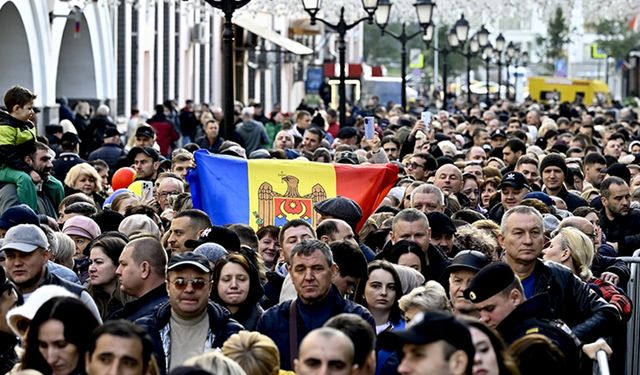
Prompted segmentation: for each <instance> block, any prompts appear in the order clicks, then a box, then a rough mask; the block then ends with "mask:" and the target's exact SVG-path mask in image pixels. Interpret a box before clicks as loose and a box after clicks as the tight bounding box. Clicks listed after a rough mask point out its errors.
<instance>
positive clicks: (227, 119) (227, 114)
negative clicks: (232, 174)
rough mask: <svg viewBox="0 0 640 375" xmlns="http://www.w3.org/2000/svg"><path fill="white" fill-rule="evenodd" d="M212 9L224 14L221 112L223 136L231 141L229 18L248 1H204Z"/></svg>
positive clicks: (231, 40) (231, 59) (230, 27)
mask: <svg viewBox="0 0 640 375" xmlns="http://www.w3.org/2000/svg"><path fill="white" fill-rule="evenodd" d="M205 1H206V2H207V3H208V4H209V5H211V6H213V7H214V8H218V9H220V10H222V13H224V29H223V31H222V60H223V63H222V67H223V69H222V87H223V92H222V96H223V107H224V108H223V111H224V130H223V132H224V136H225V137H226V138H227V139H231V136H232V135H233V132H234V130H235V124H234V121H233V120H234V118H235V114H234V108H233V104H234V100H235V95H234V90H233V83H234V79H233V39H234V33H233V23H232V22H231V18H232V17H233V13H234V12H235V11H236V9H240V8H242V7H243V6H245V5H247V3H249V1H250V0H205Z"/></svg>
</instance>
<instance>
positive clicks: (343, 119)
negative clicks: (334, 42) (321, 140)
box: [302, 0, 390, 126]
mask: <svg viewBox="0 0 640 375" xmlns="http://www.w3.org/2000/svg"><path fill="white" fill-rule="evenodd" d="M321 5H322V0H302V6H303V7H304V10H305V12H307V13H308V14H309V16H310V17H311V24H312V25H315V24H316V22H317V21H320V22H322V23H323V24H325V25H326V26H328V27H329V28H331V29H333V30H334V31H335V32H336V33H338V55H339V60H340V61H339V63H340V83H339V85H338V95H339V96H340V104H339V106H340V108H339V109H338V111H339V113H340V126H345V125H346V123H347V114H346V107H347V105H346V104H347V85H346V83H345V80H346V74H345V59H346V57H345V54H346V50H347V46H346V43H345V40H344V37H345V35H346V34H347V31H349V30H351V29H353V28H354V27H356V26H357V25H358V24H359V23H360V22H362V21H368V22H369V23H373V15H374V13H375V12H376V9H377V8H378V0H362V7H363V8H364V10H365V12H367V16H366V17H364V18H360V19H359V20H356V21H354V22H352V23H347V21H346V19H345V18H344V7H341V8H340V19H339V20H338V23H335V24H334V23H330V22H328V21H326V20H324V19H322V18H318V17H317V14H318V12H319V11H320V6H321ZM389 10H390V9H389Z"/></svg>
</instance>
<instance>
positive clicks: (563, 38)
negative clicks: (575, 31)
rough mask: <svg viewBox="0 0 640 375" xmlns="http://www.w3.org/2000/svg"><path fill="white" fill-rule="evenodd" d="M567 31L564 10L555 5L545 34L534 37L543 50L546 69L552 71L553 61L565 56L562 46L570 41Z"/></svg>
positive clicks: (567, 26)
mask: <svg viewBox="0 0 640 375" xmlns="http://www.w3.org/2000/svg"><path fill="white" fill-rule="evenodd" d="M569 31H570V30H569V25H568V24H567V20H566V19H565V18H564V12H563V11H562V8H560V7H557V8H556V11H555V14H554V16H553V18H551V19H550V20H549V25H548V26H547V36H546V37H544V36H542V35H539V36H538V37H537V38H536V42H537V43H538V45H540V46H542V48H543V50H544V54H543V61H544V62H545V63H546V66H547V69H549V70H551V71H553V69H554V63H555V61H556V60H558V59H562V58H565V57H566V56H567V55H566V51H565V48H564V47H565V46H566V45H567V44H569V43H570V42H571V39H570V38H569Z"/></svg>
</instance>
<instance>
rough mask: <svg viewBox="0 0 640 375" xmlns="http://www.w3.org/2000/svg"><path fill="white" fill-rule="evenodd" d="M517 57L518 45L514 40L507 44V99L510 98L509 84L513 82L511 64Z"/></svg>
mask: <svg viewBox="0 0 640 375" xmlns="http://www.w3.org/2000/svg"><path fill="white" fill-rule="evenodd" d="M515 57H516V45H515V44H513V42H509V44H508V45H507V95H506V96H507V100H508V99H509V85H510V84H511V79H510V77H509V66H511V63H512V62H513V60H514V59H515Z"/></svg>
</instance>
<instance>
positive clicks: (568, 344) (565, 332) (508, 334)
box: [496, 293, 580, 367]
mask: <svg viewBox="0 0 640 375" xmlns="http://www.w3.org/2000/svg"><path fill="white" fill-rule="evenodd" d="M549 303H550V301H549V295H548V294H547V293H542V294H538V295H536V296H534V297H531V298H529V299H528V300H526V301H524V302H523V303H521V304H520V305H518V306H517V307H516V308H515V310H513V311H512V312H511V313H510V314H509V315H508V316H507V317H506V318H504V320H503V321H502V322H500V324H498V326H497V327H496V328H497V330H498V332H500V335H501V336H502V338H503V339H504V340H505V342H506V344H507V346H508V345H511V344H513V342H514V341H516V340H518V339H519V338H521V337H523V336H525V335H527V334H529V333H540V334H543V335H544V336H546V337H548V338H549V339H551V341H553V343H554V344H556V345H557V346H558V348H559V349H560V351H561V352H562V353H564V354H565V356H566V357H567V360H568V363H570V364H571V365H572V367H575V366H577V365H579V360H580V348H579V347H580V342H579V341H578V339H577V338H576V337H575V336H574V335H573V333H572V332H571V330H570V329H569V327H568V326H567V325H566V324H565V323H564V322H563V321H561V320H559V319H554V317H553V315H552V313H551V312H550V311H549V309H548V306H549Z"/></svg>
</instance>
